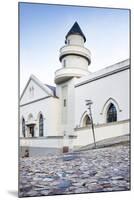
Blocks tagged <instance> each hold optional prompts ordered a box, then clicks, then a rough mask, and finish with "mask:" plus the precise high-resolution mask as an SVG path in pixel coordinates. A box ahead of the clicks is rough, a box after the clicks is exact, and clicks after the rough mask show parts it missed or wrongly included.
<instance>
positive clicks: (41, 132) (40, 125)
mask: <svg viewBox="0 0 134 200" xmlns="http://www.w3.org/2000/svg"><path fill="white" fill-rule="evenodd" d="M43 126H44V124H43V115H42V114H40V118H39V136H40V137H42V136H43Z"/></svg>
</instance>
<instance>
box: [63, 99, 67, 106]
mask: <svg viewBox="0 0 134 200" xmlns="http://www.w3.org/2000/svg"><path fill="white" fill-rule="evenodd" d="M63 102H64V103H63V104H64V107H66V106H67V101H66V99H64V101H63Z"/></svg>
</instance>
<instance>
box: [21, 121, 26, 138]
mask: <svg viewBox="0 0 134 200" xmlns="http://www.w3.org/2000/svg"><path fill="white" fill-rule="evenodd" d="M22 134H23V137H25V136H26V135H25V119H24V118H23V119H22Z"/></svg>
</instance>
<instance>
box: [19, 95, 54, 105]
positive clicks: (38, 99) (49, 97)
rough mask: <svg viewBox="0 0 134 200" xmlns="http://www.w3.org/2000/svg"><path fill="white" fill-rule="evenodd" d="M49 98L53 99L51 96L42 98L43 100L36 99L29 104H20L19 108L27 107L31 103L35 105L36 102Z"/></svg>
mask: <svg viewBox="0 0 134 200" xmlns="http://www.w3.org/2000/svg"><path fill="white" fill-rule="evenodd" d="M50 97H53V96H47V97H43V98H40V99H36V100H33V101H30V102H28V103H25V104H21V105H20V107H22V106H26V105H29V104H31V103H36V102H38V101H42V100H44V99H47V98H50Z"/></svg>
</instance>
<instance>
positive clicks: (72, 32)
mask: <svg viewBox="0 0 134 200" xmlns="http://www.w3.org/2000/svg"><path fill="white" fill-rule="evenodd" d="M75 34H76V35H81V36H82V37H83V39H84V42H86V37H85V35H84V34H83V32H82V30H81V28H80V26H79V24H78V23H77V22H75V23H74V25H73V26H72V28H71V29H70V31H69V32H68V33H67V35H66V39H67V37H68V36H69V35H75Z"/></svg>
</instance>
